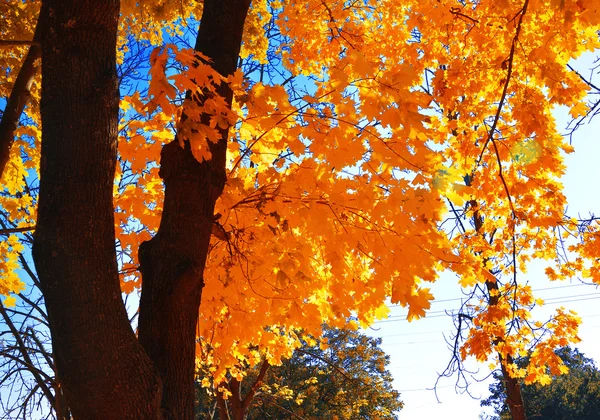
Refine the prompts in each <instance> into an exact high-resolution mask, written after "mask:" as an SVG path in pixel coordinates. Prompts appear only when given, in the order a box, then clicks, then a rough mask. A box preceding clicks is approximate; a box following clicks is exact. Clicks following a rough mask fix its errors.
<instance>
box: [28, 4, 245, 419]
mask: <svg viewBox="0 0 600 420" xmlns="http://www.w3.org/2000/svg"><path fill="white" fill-rule="evenodd" d="M249 5H250V0H231V1H219V0H206V1H205V2H204V12H203V13H204V14H203V17H202V23H201V26H200V30H199V34H198V40H197V44H196V49H197V50H198V51H200V52H202V53H203V54H204V55H206V56H208V57H210V58H211V59H212V60H213V67H214V68H215V69H216V70H217V71H219V72H220V73H221V74H223V75H227V74H230V73H233V72H234V71H235V69H236V65H237V59H238V55H239V50H240V45H241V37H242V32H243V27H244V21H245V17H246V14H247V11H248V7H249ZM40 16H41V17H40V19H47V20H45V21H44V22H45V24H44V25H43V28H42V62H43V67H42V106H41V108H42V110H41V114H42V124H43V128H42V161H41V167H40V173H41V180H40V196H39V208H38V223H37V230H36V234H35V241H34V246H33V257H34V260H35V264H36V268H37V271H38V274H39V277H40V280H41V284H42V291H43V293H44V296H45V298H46V305H47V309H48V315H49V321H50V327H51V331H52V340H53V348H54V354H55V357H56V365H57V371H58V374H59V376H60V377H61V379H62V383H63V384H64V390H65V395H66V397H67V400H68V403H69V406H70V407H71V409H72V412H73V415H74V417H75V418H76V419H94V418H97V419H153V418H155V419H157V418H161V417H166V418H173V419H182V420H185V419H192V418H193V409H194V407H193V404H194V371H195V338H196V337H195V326H196V320H197V318H198V309H199V305H200V297H201V292H202V286H203V281H202V272H203V270H204V266H205V261H206V256H207V250H208V245H209V240H210V235H211V227H212V222H213V212H214V205H215V201H216V200H217V198H218V197H219V195H220V194H221V192H222V190H223V186H224V184H225V153H226V149H227V135H228V130H226V129H224V130H221V133H220V134H221V138H220V140H219V141H218V142H217V143H216V144H211V153H212V156H213V159H212V160H211V161H209V162H203V163H199V162H197V161H196V160H195V159H194V157H193V156H192V154H191V152H190V150H189V147H186V148H180V147H179V145H178V142H176V141H174V142H173V143H171V144H168V145H167V146H165V147H164V149H163V152H162V156H161V171H160V174H161V177H162V178H163V180H164V182H165V204H164V210H163V217H162V220H161V225H160V228H159V231H158V233H157V235H156V237H155V238H153V239H152V240H151V241H149V242H147V243H145V244H143V246H142V247H140V262H141V271H142V274H143V293H142V298H141V302H140V319H139V340H140V341H139V342H138V341H137V340H136V337H135V335H134V333H133V332H132V330H131V327H130V325H129V321H128V318H127V313H126V311H125V308H124V305H123V302H122V300H121V292H120V287H119V279H118V274H117V264H116V255H115V242H114V241H115V236H114V219H113V204H112V190H113V178H114V172H115V164H116V141H117V117H118V102H119V97H118V86H117V77H116V57H115V51H116V34H117V23H118V16H119V2H118V0H102V1H98V0H95V1H83V0H78V1H76V0H70V1H64V0H54V1H52V0H48V1H44V2H43V5H42V10H41V15H40ZM219 93H220V94H221V95H222V96H223V97H225V99H226V100H227V103H228V104H229V105H231V101H232V92H231V90H230V89H229V88H228V87H227V86H226V85H223V86H221V87H220V88H219ZM140 343H141V346H140ZM142 346H143V348H142ZM155 367H156V369H155ZM157 371H158V374H157Z"/></svg>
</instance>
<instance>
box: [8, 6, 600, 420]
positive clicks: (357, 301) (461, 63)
mask: <svg viewBox="0 0 600 420" xmlns="http://www.w3.org/2000/svg"><path fill="white" fill-rule="evenodd" d="M0 7H1V9H0V14H1V15H2V17H3V22H5V23H6V25H4V26H3V28H2V29H1V31H2V32H1V36H2V40H1V41H2V49H0V65H1V66H2V70H3V74H6V75H7V83H3V84H2V85H1V86H0V95H1V96H2V97H3V98H8V103H9V104H13V103H14V104H16V108H14V109H12V108H11V109H5V111H4V112H3V115H2V118H3V120H4V119H5V118H6V119H7V120H6V124H5V122H4V121H3V122H2V125H1V127H7V129H6V130H8V131H7V132H10V133H13V134H10V135H2V136H0V141H2V142H3V143H2V144H1V145H0V146H1V147H0V151H3V152H2V153H5V152H4V151H6V150H8V155H9V161H8V163H7V164H6V166H5V168H4V172H3V173H2V185H3V187H4V190H3V193H2V195H1V196H0V206H1V207H2V212H1V217H2V219H3V224H4V225H5V226H3V229H2V230H1V231H0V234H2V236H3V237H6V240H4V241H2V242H1V243H0V249H1V251H2V252H1V255H2V256H3V258H2V260H1V262H0V271H1V272H2V281H1V283H0V292H1V293H2V294H4V295H5V296H7V299H6V300H5V303H6V305H7V306H10V304H13V303H14V300H15V297H14V296H12V295H11V293H12V294H16V293H19V292H20V291H21V290H22V288H23V287H24V284H23V282H22V281H21V280H20V278H19V275H18V273H19V272H18V267H19V264H20V258H21V257H28V256H29V254H28V251H29V249H30V250H31V252H32V255H33V260H34V262H35V267H36V271H37V276H38V277H39V281H40V287H41V290H42V292H43V297H44V300H45V304H46V309H47V314H48V321H49V325H50V330H51V333H52V346H53V355H54V362H55V365H56V371H57V375H58V377H59V378H60V383H61V385H62V389H63V390H64V395H65V397H66V400H67V402H68V405H69V408H70V409H71V411H72V414H73V416H74V417H75V418H149V419H150V418H161V417H162V418H177V419H190V418H192V417H193V402H194V372H195V364H196V356H200V357H202V352H203V351H204V349H209V350H210V355H211V356H210V357H211V360H212V363H213V369H212V374H213V378H214V380H215V381H216V382H217V383H218V382H219V381H221V380H223V379H224V378H226V377H227V375H230V374H231V372H236V369H239V367H240V366H245V365H246V364H250V365H252V364H256V363H258V362H259V361H261V360H264V359H267V361H268V362H269V363H270V364H278V363H279V362H280V360H281V358H282V357H286V356H287V357H289V356H290V355H291V353H292V351H293V349H294V347H297V346H299V344H300V342H301V340H302V339H303V336H304V335H308V336H315V337H318V336H320V335H321V325H323V323H327V324H329V325H332V326H334V327H336V326H337V327H340V326H342V325H343V324H344V323H345V320H346V319H347V318H348V317H349V316H351V315H355V316H356V317H357V319H358V321H359V322H360V323H361V324H363V325H368V324H369V323H371V322H372V321H373V320H374V319H377V318H381V317H383V316H385V313H386V308H385V302H386V298H391V301H392V302H394V303H400V304H402V305H404V306H407V307H408V308H409V319H417V318H419V317H421V316H423V315H424V314H425V311H426V309H427V308H428V307H429V305H430V301H431V300H432V299H433V296H432V295H431V294H430V292H429V289H428V288H427V287H424V286H423V282H425V281H434V280H435V279H436V278H437V276H438V273H439V272H440V271H442V270H446V269H447V270H452V271H454V272H455V273H457V275H458V276H459V277H460V282H461V284H462V285H475V284H485V282H486V281H488V282H493V280H492V279H491V278H490V269H491V268H493V269H494V271H496V270H498V273H500V274H505V275H507V274H508V275H511V278H512V279H513V281H511V282H510V285H507V287H506V290H504V289H503V288H501V287H499V288H498V290H497V291H496V292H494V293H497V302H495V303H494V304H493V305H489V308H484V309H483V310H482V311H480V313H478V314H477V315H476V317H475V319H476V321H477V324H476V325H475V328H472V331H471V337H470V340H469V341H468V342H467V344H466V347H465V353H464V355H465V356H466V355H467V354H470V355H473V356H475V357H477V358H478V359H480V360H486V359H487V358H488V357H489V355H490V354H492V353H494V352H495V353H500V354H502V356H503V358H502V361H501V363H502V364H503V366H506V370H507V372H508V373H510V374H515V375H517V374H519V375H520V374H526V375H527V377H528V378H529V379H530V380H532V381H535V380H537V378H538V377H542V378H543V377H544V375H543V373H540V371H539V366H540V365H544V364H545V363H550V364H551V365H553V366H554V365H556V364H557V363H558V361H557V360H556V359H555V358H552V357H550V356H548V354H549V353H548V352H547V351H539V352H538V353H535V356H532V358H531V361H532V366H533V367H532V368H531V369H529V370H526V372H524V373H523V372H521V371H518V372H517V371H515V369H514V366H513V364H511V363H510V357H514V355H516V354H518V353H519V352H520V351H523V349H524V348H525V347H527V346H528V345H530V344H531V343H536V345H537V346H538V347H540V348H541V349H549V348H555V347H556V346H557V344H558V343H561V342H564V341H566V342H570V341H574V340H576V327H577V324H578V320H577V318H576V317H574V316H572V315H570V314H568V313H566V314H558V316H557V317H555V320H556V322H553V323H552V328H550V329H551V330H552V333H553V334H552V335H550V336H549V337H547V338H546V339H545V340H541V341H540V342H539V343H538V341H539V337H538V336H537V335H536V330H535V329H533V328H530V329H527V328H525V329H522V330H519V331H518V332H515V331H514V330H512V329H509V328H507V327H506V325H505V324H506V321H507V320H510V319H528V317H529V315H528V314H529V309H530V307H531V304H530V303H531V302H532V301H533V300H532V299H533V297H532V296H531V290H530V289H527V288H526V287H522V284H521V283H522V282H519V281H518V278H517V277H518V276H517V273H518V272H519V269H521V268H523V267H524V266H525V265H526V263H527V262H528V261H529V260H530V259H532V258H541V259H547V260H549V261H553V260H555V259H556V258H557V250H556V246H557V243H558V239H557V235H556V231H557V229H566V230H573V229H574V227H573V225H571V224H570V223H569V222H568V221H565V220H564V218H563V213H564V209H565V206H566V202H565V198H564V196H563V195H562V193H561V185H560V183H559V181H558V178H559V177H560V175H561V173H562V171H563V167H562V153H566V152H570V151H571V147H570V145H568V144H567V143H566V142H565V141H564V140H563V139H562V137H561V136H560V135H559V133H558V132H557V130H556V127H555V125H554V122H553V119H552V116H551V108H552V106H554V105H565V106H568V107H570V109H571V112H572V114H573V115H583V114H585V112H586V109H585V104H584V102H583V97H584V95H585V92H586V89H587V87H588V86H587V85H586V84H585V83H584V82H583V81H582V80H581V79H580V78H579V77H578V76H577V75H576V74H574V73H573V72H571V71H570V70H569V69H568V68H567V67H566V64H567V62H568V61H569V59H571V58H575V57H577V56H578V55H579V54H581V53H582V52H583V51H586V50H594V49H595V48H597V47H598V46H599V44H598V39H597V35H596V32H595V31H596V30H597V29H598V27H599V25H600V22H599V21H598V19H599V17H598V16H600V13H597V8H598V5H597V2H596V1H595V0H578V1H577V2H575V1H571V0H569V1H567V2H559V3H557V2H555V1H553V0H536V1H533V0H532V1H531V4H530V2H529V0H523V1H517V0H506V1H505V2H503V3H502V7H501V8H500V9H499V8H498V6H497V2H496V1H492V0H485V1H479V2H474V3H473V4H471V3H468V4H467V3H464V4H463V3H458V4H456V3H455V2H454V1H450V0H447V1H446V0H444V1H440V2H432V3H430V2H418V1H413V0H406V1H397V0H386V1H370V0H361V1H358V2H341V1H333V0H332V1H329V0H327V1H325V0H310V1H306V2H295V1H292V2H286V3H283V2H279V1H267V0H255V1H254V2H252V5H251V4H250V1H249V0H235V1H229V2H221V1H217V0H205V1H204V2H203V3H202V4H198V3H197V2H194V1H189V2H187V1H183V2H180V1H166V2H165V1H163V0H157V1H149V2H135V1H131V0H124V1H123V2H119V1H118V0H103V1H95V2H91V1H53V0H47V1H46V0H44V1H42V4H41V7H40V4H39V3H38V2H36V1H25V2H3V3H2V4H1V5H0ZM198 21H199V22H200V23H199V26H198ZM36 27H37V28H39V30H40V35H39V36H37V35H36V36H35V37H34V35H33V33H34V28H36ZM196 28H198V30H197V31H196ZM192 34H193V37H194V39H191V38H190V35H192ZM30 39H32V41H29V40H30ZM38 39H39V41H38ZM187 43H190V44H193V45H194V48H193V50H192V49H187V48H186V44H187ZM38 44H39V47H40V48H41V63H42V67H41V88H40V83H39V81H37V82H36V81H35V80H33V81H32V77H33V75H34V74H35V72H34V71H33V70H32V66H34V67H35V66H36V65H38V64H39V60H37V59H33V60H31V59H29V60H28V58H27V57H28V56H29V57H30V56H35V49H36V48H37V47H38ZM136 46H137V47H136ZM131 47H133V48H131ZM146 47H148V48H150V49H152V52H151V53H150V54H149V56H148V61H149V63H150V64H149V65H150V70H149V75H150V77H149V78H148V79H143V78H142V80H140V81H139V82H138V83H133V84H131V85H129V86H126V85H124V84H123V83H122V79H120V77H119V76H120V74H119V73H117V65H118V64H120V65H121V69H123V68H126V69H127V68H129V69H131V68H133V70H132V71H133V73H135V72H136V71H137V70H135V66H132V65H131V63H132V62H139V60H137V58H136V57H138V56H136V54H137V53H138V52H140V51H143V50H144V49H145V48H146ZM141 55H142V56H144V54H141ZM21 60H23V65H21ZM32 61H33V63H31V62H32ZM28 63H29V64H28ZM36 68H37V67H36ZM21 72H23V77H21V78H19V76H20V75H21ZM122 74H130V73H129V72H128V71H125V72H124V73H121V75H122ZM136 74H137V75H138V76H139V73H136ZM19 80H21V81H25V82H18V81H19ZM557 81H560V82H557ZM120 82H121V85H120V84H119V83H120ZM120 88H123V92H121V91H120ZM125 88H128V89H127V90H128V91H127V92H125V90H126V89H125ZM12 89H14V91H12ZM13 93H14V95H13ZM23 95H25V96H23ZM27 97H29V102H28V103H27V106H26V107H25V108H24V111H23V112H24V113H23V114H22V115H21V114H20V112H19V109H22V106H21V103H23V102H20V101H21V99H19V101H12V100H11V99H10V98H27ZM11 106H12V105H11ZM16 119H17V120H16ZM15 126H17V128H16V129H14V127H15ZM2 129H3V130H5V128H2ZM38 173H39V184H38V181H37V180H38V176H37V175H38ZM465 176H466V177H468V179H470V180H472V182H470V183H469V185H467V186H463V185H460V181H462V180H464V178H465ZM463 184H464V183H463ZM38 187H39V189H38ZM448 200H449V201H450V202H451V203H453V205H455V206H458V207H460V208H462V211H463V212H464V213H465V214H467V215H468V216H469V218H471V217H472V215H473V214H475V213H476V214H477V218H482V220H485V223H483V224H482V225H481V228H480V229H477V228H476V227H475V226H467V228H466V229H464V230H463V232H462V233H461V234H460V235H457V236H449V235H447V234H446V232H445V231H444V230H443V229H441V228H440V227H441V225H442V223H443V221H444V220H445V219H446V217H447V214H448V207H447V206H446V203H447V202H448ZM468 203H476V205H470V204H468ZM31 231H35V232H34V236H33V244H31V243H30V242H28V241H27V240H26V238H25V233H26V232H31ZM490 237H494V238H495V239H494V242H493V244H492V243H491V242H490V241H489V238H490ZM26 247H27V248H26ZM30 247H31V248H30ZM517 250H518V252H517ZM586 252H588V251H586ZM597 255H598V254H597ZM597 255H596V256H597ZM596 256H593V255H588V254H584V255H583V257H586V258H583V259H582V260H581V261H580V262H579V265H575V266H569V267H567V268H565V269H564V270H563V271H560V270H559V271H558V272H555V271H549V273H550V275H552V276H554V277H561V276H565V275H567V274H570V273H572V272H574V271H575V272H579V271H581V272H583V273H584V274H585V275H590V276H593V274H594V273H593V272H590V270H589V267H588V266H589V264H590V263H589V261H595V258H596ZM586 264H587V265H586ZM492 265H493V267H492ZM509 286H510V287H509ZM139 289H141V296H140V305H139V319H138V324H137V329H136V331H134V330H133V329H132V328H131V325H130V322H129V318H128V314H127V311H126V310H125V307H124V305H123V302H122V298H121V293H122V292H127V293H131V292H133V291H134V290H139ZM490 294H492V292H490ZM511 296H518V297H519V302H520V304H521V307H518V308H516V307H514V306H513V305H511V304H510V299H511ZM495 299H496V298H495ZM266 326H268V328H266ZM499 337H502V339H501V340H499ZM537 355H539V357H537ZM509 356H510V357H509ZM548 357H550V359H548Z"/></svg>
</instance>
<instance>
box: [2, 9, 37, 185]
mask: <svg viewBox="0 0 600 420" xmlns="http://www.w3.org/2000/svg"><path fill="white" fill-rule="evenodd" d="M41 26H42V25H41V24H40V22H39V19H38V24H37V26H36V28H35V34H34V35H33V41H0V46H7V45H31V47H30V48H29V52H28V53H27V56H26V57H25V60H24V61H23V65H22V66H21V70H19V74H18V75H17V78H16V80H15V83H14V85H13V88H12V91H11V92H10V96H9V98H8V101H7V102H6V107H5V108H4V113H3V114H2V120H1V121H0V177H2V174H3V173H4V168H5V167H6V164H7V163H8V160H9V157H10V149H11V147H12V145H13V142H14V139H15V130H16V129H17V127H18V126H19V120H20V118H21V114H22V113H23V110H24V109H25V105H26V104H27V102H28V101H29V98H30V96H31V85H32V84H33V80H34V78H35V76H36V75H37V73H38V71H39V69H40V67H41V66H39V65H36V61H38V60H39V59H40V58H41V56H42V48H41V47H40V43H39V41H40V38H41ZM7 43H12V44H7ZM15 43H17V44H15Z"/></svg>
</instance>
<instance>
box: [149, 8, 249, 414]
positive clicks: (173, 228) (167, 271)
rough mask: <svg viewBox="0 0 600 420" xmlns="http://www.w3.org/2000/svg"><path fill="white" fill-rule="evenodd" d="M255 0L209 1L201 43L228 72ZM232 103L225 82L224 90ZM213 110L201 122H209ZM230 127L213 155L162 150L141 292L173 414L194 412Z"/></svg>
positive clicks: (175, 146)
mask: <svg viewBox="0 0 600 420" xmlns="http://www.w3.org/2000/svg"><path fill="white" fill-rule="evenodd" d="M249 6H250V0H229V1H222V0H205V1H204V10H203V15H202V20H201V23H200V29H199V32H198V38H197V41H196V46H195V49H196V50H197V51H199V52H201V53H202V54H204V55H205V56H207V57H209V58H210V59H211V60H212V66H213V68H214V69H215V70H217V71H218V72H219V73H220V74H222V75H225V76H226V75H229V74H232V73H233V72H235V70H236V68H237V62H238V56H239V52H240V46H241V41H242V33H243V29H244V21H245V19H246V14H247V11H248V7H249ZM218 93H219V94H220V95H221V96H223V97H224V98H225V100H226V102H227V104H228V105H229V106H231V102H232V97H233V94H232V92H231V89H229V87H228V86H227V85H226V84H223V85H221V86H220V87H219V88H218ZM208 118H209V117H208V116H206V115H205V116H203V122H204V123H208ZM227 137H228V129H221V130H220V138H219V141H218V142H217V143H215V144H212V143H211V144H210V152H211V154H212V159H211V160H210V161H204V162H202V163H200V162H198V161H197V160H196V159H195V158H194V156H193V155H192V153H191V150H190V147H189V144H187V143H186V147H185V148H182V147H180V146H179V142H178V141H177V140H174V141H173V142H171V143H170V144H167V145H166V146H165V147H164V148H163V150H162V153H161V168H160V176H161V178H162V179H163V181H164V184H165V201H164V208H163V213H162V219H161V222H160V227H159V230H158V233H157V234H156V236H155V237H154V238H152V239H151V240H150V241H148V242H145V243H143V244H142V245H141V246H140V250H139V256H140V270H141V272H142V296H141V300H140V317H139V325H138V331H139V339H140V343H141V344H142V346H143V347H144V349H145V350H146V352H147V354H148V355H149V356H150V358H151V359H152V361H153V362H154V364H155V366H156V367H157V368H158V371H159V375H160V378H161V379H162V381H163V401H162V407H163V410H164V413H165V416H167V417H168V418H173V419H178V420H186V419H190V420H191V419H192V418H193V412H194V374H195V366H196V363H195V349H196V346H195V342H196V322H197V320H198V309H199V307H200V298H201V294H202V288H203V286H204V282H203V276H202V274H203V271H204V266H205V263H206V257H207V254H208V246H209V242H210V236H211V231H212V224H213V216H214V208H215V202H216V200H217V198H218V197H219V196H220V195H221V193H222V191H223V187H224V185H225V181H226V174H225V155H226V151H227Z"/></svg>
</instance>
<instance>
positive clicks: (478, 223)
mask: <svg viewBox="0 0 600 420" xmlns="http://www.w3.org/2000/svg"><path fill="white" fill-rule="evenodd" d="M465 181H466V182H465V184H466V185H467V187H470V186H471V182H470V179H469V178H467V179H466V180H465ZM470 205H471V206H472V207H473V208H474V209H475V211H474V213H473V224H474V225H475V231H476V232H478V233H480V232H481V228H482V226H483V218H482V217H481V215H480V214H479V211H478V210H477V202H476V201H474V200H473V201H471V202H470ZM489 273H490V274H491V275H492V277H493V276H494V274H493V273H492V272H491V271H490V272H489ZM485 286H486V289H487V291H488V305H489V306H495V305H498V303H499V301H498V296H499V289H498V282H496V281H490V280H486V281H485ZM502 341H504V339H503V338H502V337H498V338H497V339H496V340H495V341H494V345H497V344H498V343H500V342H502ZM498 359H499V361H500V366H501V369H502V380H503V381H504V386H505V389H506V404H507V405H508V408H509V409H510V414H511V415H512V418H513V420H527V417H526V416H525V404H524V403H523V397H522V396H521V387H520V386H519V380H518V379H517V378H513V377H512V376H510V373H508V370H507V369H506V364H507V363H508V364H511V363H513V359H512V357H510V356H508V358H507V360H504V357H503V356H502V354H501V353H500V352H498Z"/></svg>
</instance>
